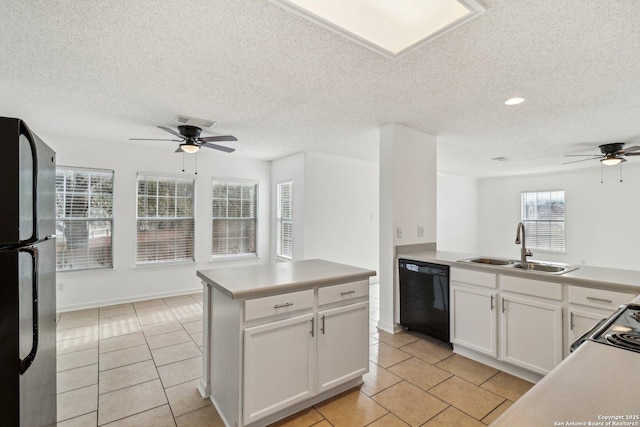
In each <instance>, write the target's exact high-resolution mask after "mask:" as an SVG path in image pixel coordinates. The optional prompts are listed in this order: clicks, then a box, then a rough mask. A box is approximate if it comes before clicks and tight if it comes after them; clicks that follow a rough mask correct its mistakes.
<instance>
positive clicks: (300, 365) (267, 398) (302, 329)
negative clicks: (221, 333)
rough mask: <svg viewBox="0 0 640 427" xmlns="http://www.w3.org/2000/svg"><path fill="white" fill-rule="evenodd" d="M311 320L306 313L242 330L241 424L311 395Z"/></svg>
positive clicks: (312, 349)
mask: <svg viewBox="0 0 640 427" xmlns="http://www.w3.org/2000/svg"><path fill="white" fill-rule="evenodd" d="M313 323H314V315H313V314H312V313H309V314H305V315H303V316H296V317H293V318H290V319H285V320H280V321H277V322H270V323H266V324H263V325H259V326H253V327H251V328H246V329H245V330H244V381H243V390H244V405H243V416H244V422H245V424H248V423H250V422H253V421H255V420H258V419H260V418H262V417H265V416H267V415H270V414H273V413H275V412H278V411H279V410H281V409H283V408H286V407H288V406H290V405H293V404H295V403H297V402H300V401H302V400H305V399H307V398H309V397H311V396H313V395H314V394H315V384H314V381H313V380H314V375H313V374H314V372H313V368H314V359H315V357H314V349H315V340H314V337H313V333H314V325H313ZM274 385H277V386H275V387H274Z"/></svg>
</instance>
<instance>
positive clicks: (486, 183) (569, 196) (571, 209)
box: [479, 159, 640, 270]
mask: <svg viewBox="0 0 640 427" xmlns="http://www.w3.org/2000/svg"><path fill="white" fill-rule="evenodd" d="M633 161H634V159H632V160H631V161H629V162H628V163H625V164H624V165H623V169H622V171H623V178H624V180H623V182H619V171H620V170H619V168H618V167H605V168H604V172H605V174H604V183H602V184H601V183H600V169H599V168H593V169H587V170H580V171H574V172H567V173H555V174H545V175H530V176H519V177H507V178H491V179H482V180H480V183H479V188H480V222H479V241H480V246H479V252H481V253H482V254H485V255H496V256H506V257H511V258H514V257H515V258H518V257H519V256H520V251H519V247H518V245H516V244H514V240H515V236H516V225H517V223H518V222H519V221H520V193H521V192H523V191H538V190H564V191H565V203H566V214H565V215H566V253H564V254H558V253H552V252H543V251H540V250H537V251H536V250H533V254H534V256H533V259H542V260H549V261H557V262H567V263H571V264H586V265H594V266H599V267H611V268H622V269H630V270H640V258H639V257H638V242H640V226H639V225H638V217H639V214H640V197H638V194H639V192H638V187H639V186H640V165H638V164H633Z"/></svg>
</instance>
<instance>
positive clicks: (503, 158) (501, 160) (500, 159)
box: [491, 156, 511, 162]
mask: <svg viewBox="0 0 640 427" xmlns="http://www.w3.org/2000/svg"><path fill="white" fill-rule="evenodd" d="M491 160H495V161H497V162H507V161H509V160H511V159H509V158H507V157H504V156H503V157H492V158H491Z"/></svg>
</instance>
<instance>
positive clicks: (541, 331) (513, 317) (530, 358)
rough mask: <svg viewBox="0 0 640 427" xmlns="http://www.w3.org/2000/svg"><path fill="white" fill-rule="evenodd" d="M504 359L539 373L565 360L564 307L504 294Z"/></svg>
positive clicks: (502, 341)
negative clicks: (563, 355) (563, 346)
mask: <svg viewBox="0 0 640 427" xmlns="http://www.w3.org/2000/svg"><path fill="white" fill-rule="evenodd" d="M501 310H502V321H501V328H502V332H501V336H500V338H501V339H500V341H501V349H502V359H503V360H506V361H508V362H511V363H513V364H515V365H519V366H522V367H523V368H526V369H529V370H531V371H534V372H538V373H540V374H547V373H548V372H549V371H550V370H551V369H553V368H554V367H555V366H556V365H557V364H558V363H560V361H561V360H562V307H561V306H560V305H559V304H552V303H546V302H539V301H537V300H533V299H528V298H524V297H523V298H517V297H512V296H509V295H503V296H502V307H501Z"/></svg>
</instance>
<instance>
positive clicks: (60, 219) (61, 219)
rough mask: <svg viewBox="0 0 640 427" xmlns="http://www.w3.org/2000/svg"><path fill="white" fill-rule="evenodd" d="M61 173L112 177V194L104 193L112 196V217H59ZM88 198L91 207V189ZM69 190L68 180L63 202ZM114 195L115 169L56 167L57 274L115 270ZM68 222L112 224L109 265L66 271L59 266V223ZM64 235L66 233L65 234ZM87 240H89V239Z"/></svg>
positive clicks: (66, 269) (68, 269)
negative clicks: (102, 222) (59, 179)
mask: <svg viewBox="0 0 640 427" xmlns="http://www.w3.org/2000/svg"><path fill="white" fill-rule="evenodd" d="M59 172H63V173H68V172H80V173H87V174H89V176H90V177H93V176H98V175H110V178H111V192H110V193H102V194H109V195H110V196H111V207H110V209H111V216H110V217H91V216H90V215H89V212H90V210H89V212H88V215H87V217H74V216H70V217H67V216H63V217H59V216H58V212H57V211H58V206H57V204H58V197H59V193H58V187H57V181H58V173H59ZM87 190H88V191H87V196H88V197H89V201H88V204H89V205H90V203H91V199H90V197H91V195H92V193H91V192H90V191H89V188H87ZM67 194H68V192H67V189H66V179H65V190H64V194H63V196H62V197H63V200H65V201H66V197H67ZM114 194H115V171H114V170H113V169H101V168H87V167H76V166H64V165H57V166H56V190H55V199H56V217H55V218H56V219H55V221H56V273H69V272H74V271H87V270H104V269H111V270H112V269H113V268H114V259H115V257H114V230H115V218H114V215H113V212H114ZM63 204H64V205H65V206H66V202H63ZM68 221H72V222H81V221H83V222H86V223H87V225H88V224H89V223H90V222H93V221H96V222H99V221H104V222H109V223H110V229H109V240H110V242H109V252H110V260H109V261H110V262H109V263H108V265H105V266H100V267H99V266H91V267H81V268H65V269H60V268H59V266H58V255H59V252H58V250H57V246H58V244H59V243H60V239H59V238H57V237H58V223H59V222H68ZM63 233H64V232H63ZM87 233H88V234H89V233H90V231H89V227H87ZM87 239H89V238H88V237H87ZM87 245H88V240H87Z"/></svg>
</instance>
